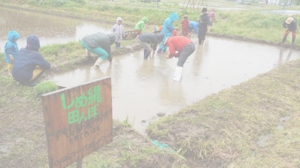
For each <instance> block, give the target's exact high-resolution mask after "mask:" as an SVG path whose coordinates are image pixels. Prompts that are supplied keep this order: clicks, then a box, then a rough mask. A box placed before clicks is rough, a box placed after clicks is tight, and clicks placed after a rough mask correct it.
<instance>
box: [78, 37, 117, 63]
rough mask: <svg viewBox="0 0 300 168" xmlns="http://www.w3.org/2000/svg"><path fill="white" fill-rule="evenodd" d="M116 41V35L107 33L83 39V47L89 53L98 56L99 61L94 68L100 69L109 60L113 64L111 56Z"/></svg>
mask: <svg viewBox="0 0 300 168" xmlns="http://www.w3.org/2000/svg"><path fill="white" fill-rule="evenodd" d="M115 41H116V36H115V34H114V33H111V34H105V33H101V32H98V33H94V34H90V35H87V36H85V37H83V38H82V40H81V45H82V46H83V47H84V48H85V49H87V50H88V51H89V52H92V53H94V54H96V55H98V57H99V58H98V59H97V61H96V62H95V64H94V68H100V65H101V64H102V63H103V62H104V61H105V60H108V61H109V62H110V63H111V62H112V56H111V47H110V46H111V45H112V44H114V43H115Z"/></svg>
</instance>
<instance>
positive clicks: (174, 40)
mask: <svg viewBox="0 0 300 168" xmlns="http://www.w3.org/2000/svg"><path fill="white" fill-rule="evenodd" d="M165 45H166V46H168V47H169V54H168V55H167V58H168V59H170V58H173V57H175V58H178V62H177V66H176V69H175V73H174V76H173V80H175V81H180V79H181V75H182V69H183V65H184V63H185V62H186V60H187V58H188V57H189V56H190V55H191V54H192V53H193V52H194V51H195V45H194V43H193V42H192V40H190V39H189V38H187V37H184V36H172V37H169V38H167V39H166V41H165Z"/></svg>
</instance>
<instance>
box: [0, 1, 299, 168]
mask: <svg viewBox="0 0 300 168" xmlns="http://www.w3.org/2000/svg"><path fill="white" fill-rule="evenodd" d="M32 5H37V4H32ZM86 5H88V4H86ZM174 6H176V5H174ZM44 7H45V6H44ZM44 7H43V6H38V7H37V9H45V8H44ZM95 8H99V6H88V7H87V8H85V5H80V6H79V5H77V6H76V5H74V6H71V7H70V6H62V7H56V8H49V7H47V10H49V11H55V10H58V11H61V12H66V14H72V15H73V14H74V13H75V12H76V15H80V16H84V17H92V18H97V17H98V16H99V15H101V16H102V15H103V16H107V19H109V18H111V19H112V20H115V18H116V17H117V14H120V13H115V12H113V11H114V10H115V9H125V8H127V7H126V6H122V7H121V6H118V5H116V6H114V7H113V6H109V7H105V9H107V10H105V11H103V10H99V9H95ZM127 10H129V9H127ZM130 11H131V12H134V8H133V9H131V10H130ZM141 11H142V9H139V12H141ZM84 12H86V14H85V15H81V14H80V13H84ZM146 12H147V10H146ZM148 12H149V13H151V14H152V15H153V16H152V15H150V14H149V16H148V15H147V16H148V17H149V19H150V20H153V21H150V23H151V24H157V23H161V21H162V20H163V19H164V18H165V17H166V16H167V15H168V14H169V11H167V12H164V11H160V10H158V11H156V10H154V9H148ZM92 13H93V15H92ZM179 13H180V12H179ZM183 13H184V12H181V13H180V15H181V14H183ZM126 14H128V15H126ZM188 14H189V15H190V16H191V18H193V17H194V18H195V19H196V18H198V14H196V13H195V14H193V13H188ZM74 15H75V14H74ZM238 15H240V16H243V18H242V19H241V17H239V16H238ZM158 16H160V17H158ZM162 16H164V17H162ZM181 16H182V15H181ZM263 16H266V17H265V18H264V17H263ZM122 17H123V18H125V19H126V20H131V19H132V20H131V22H132V23H134V22H136V20H139V19H140V17H141V16H140V15H139V13H131V14H129V11H127V12H125V14H124V16H122ZM262 17H263V18H264V19H262ZM269 17H272V18H273V19H270V18H269ZM234 18H239V20H238V21H236V20H233V19H234ZM284 18H285V17H284V16H279V15H275V16H270V15H263V14H260V12H259V11H251V12H250V11H240V12H238V11H236V12H235V11H234V12H221V11H217V19H218V21H217V22H216V23H215V25H214V27H213V29H212V31H213V32H215V33H220V34H221V33H225V34H226V33H227V34H234V35H245V36H246V37H247V36H248V33H249V34H250V32H251V33H253V34H252V35H251V36H249V37H251V38H258V39H264V37H265V36H264V34H270V33H269V32H270V31H271V30H269V29H268V30H267V29H265V28H263V26H262V25H264V24H266V23H267V25H269V28H270V26H271V25H277V24H278V29H276V31H275V30H274V33H272V34H270V36H266V37H265V38H266V39H265V40H270V41H272V39H273V41H278V39H279V40H280V39H281V35H282V33H283V29H282V28H281V22H282V20H284ZM277 19H278V20H277ZM154 20H157V23H156V22H154ZM261 20H265V22H261ZM298 20H300V19H298ZM249 21H251V22H249ZM268 22H270V23H268ZM237 23H238V24H237ZM254 23H255V24H254ZM271 23H272V24H271ZM176 25H178V22H176ZM222 27H225V28H226V27H227V28H226V29H224V28H222ZM243 32H248V33H245V34H243ZM255 32H256V33H255ZM277 36H279V37H278V39H276V38H277ZM297 44H299V43H298V42H297ZM41 53H42V54H43V55H44V56H45V57H46V59H47V60H49V61H50V62H51V63H53V64H56V66H57V67H58V68H60V69H63V68H64V67H65V66H64V64H61V63H62V62H64V61H67V60H70V59H71V60H74V61H75V60H76V59H77V58H78V59H82V58H81V57H80V55H81V56H82V55H84V51H83V50H82V48H81V46H80V45H79V44H78V43H69V44H65V45H51V46H46V47H42V48H41ZM58 53H60V54H61V55H65V57H61V58H60V59H61V60H60V59H57V58H58V57H57V54H58ZM66 55H67V56H66ZM1 56H3V55H1ZM79 62H80V61H79ZM0 65H1V77H0V83H1V96H0V109H1V118H0V123H1V124H0V134H1V143H0V145H1V147H2V148H3V147H7V148H8V149H7V151H8V152H7V153H4V154H1V155H0V162H1V164H2V165H4V166H6V167H47V152H46V150H47V147H46V138H45V134H44V123H43V116H42V110H41V103H40V99H39V97H37V96H36V95H35V93H34V91H33V89H32V88H28V87H23V86H20V85H19V84H17V83H16V82H14V81H13V80H12V79H11V78H10V77H8V76H6V71H5V70H4V69H5V68H4V67H5V64H4V63H3V62H1V64H0ZM70 65H72V66H75V62H74V63H72V64H70ZM72 66H70V67H72ZM298 67H299V61H296V62H292V63H289V64H287V65H284V66H283V67H280V68H278V69H276V70H274V71H272V72H271V73H270V74H267V75H262V76H260V77H258V78H256V79H253V80H251V81H249V82H247V83H244V84H242V85H240V86H236V87H234V88H232V89H230V90H226V91H223V92H221V93H219V94H216V95H213V96H211V97H208V98H206V99H205V100H203V101H200V102H199V103H196V104H194V105H192V106H190V107H187V108H186V109H182V110H181V112H180V113H178V114H177V115H174V116H170V117H165V118H164V119H163V120H161V121H158V122H156V123H154V124H152V125H151V126H150V127H149V132H150V133H151V137H155V138H158V139H161V140H164V141H165V142H167V143H168V144H172V146H173V147H175V148H176V149H182V152H183V154H184V155H185V156H187V157H189V156H188V155H189V154H192V156H194V157H195V158H197V159H198V158H200V159H199V160H201V159H203V160H202V161H203V162H214V163H222V164H225V165H230V166H236V165H239V167H240V166H241V167H270V166H277V167H284V166H286V167H296V166H297V164H299V161H298V160H297V159H298V158H299V150H298V151H297V148H295V147H296V146H299V130H298V128H299V123H300V122H299V107H297V103H298V102H299V93H297V89H299V84H298V83H299V82H300V81H299V78H297V75H298V74H299V68H298ZM63 70H64V69H63ZM66 70H67V69H66ZM20 109H24V110H22V111H20ZM286 116H289V117H290V118H288V119H285V118H282V119H280V118H281V117H286ZM281 120H282V121H281ZM284 120H286V122H283V121H284ZM278 125H280V126H279V127H278ZM282 126H284V127H282ZM277 127H278V128H277ZM282 128H283V130H282ZM130 133H132V131H121V132H119V133H118V134H120V135H119V138H118V136H116V138H115V140H114V141H116V143H112V144H111V145H108V146H107V147H105V148H103V149H102V150H101V151H99V152H97V153H94V154H92V155H90V156H89V157H87V158H85V159H84V167H107V166H106V165H114V166H115V167H118V166H117V165H121V166H125V167H135V166H137V167H139V166H141V165H142V163H147V160H148V161H149V162H151V161H156V160H158V161H159V160H160V158H158V159H157V157H158V156H161V155H160V152H164V151H160V150H157V148H156V147H155V146H152V145H151V144H149V143H148V142H147V141H145V142H144V141H143V138H142V137H140V138H139V141H133V140H132V139H133V138H132V137H128V139H122V137H123V136H125V135H126V134H130ZM133 135H134V134H133ZM174 137H175V138H174ZM143 142H144V143H143ZM143 145H145V146H143ZM117 149H118V150H117ZM106 152H114V153H112V154H111V155H109V154H107V155H106ZM164 155H165V156H166V158H172V159H173V160H172V159H171V160H172V161H174V160H175V161H176V160H177V161H178V162H179V163H181V164H179V165H178V167H181V166H182V167H184V166H185V163H184V161H183V160H182V159H180V157H179V155H175V156H174V155H173V154H168V153H164ZM149 159H150V160H149ZM166 160H168V159H166ZM166 160H165V161H166ZM175 163H177V162H174V164H175ZM282 164H284V165H283V166H282Z"/></svg>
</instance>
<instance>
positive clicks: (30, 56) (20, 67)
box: [12, 35, 50, 84]
mask: <svg viewBox="0 0 300 168" xmlns="http://www.w3.org/2000/svg"><path fill="white" fill-rule="evenodd" d="M39 48H40V41H39V39H38V37H36V36H33V35H32V36H29V37H28V38H27V45H26V48H22V49H21V50H20V51H19V53H18V56H17V58H16V60H15V62H14V67H13V70H12V76H13V78H14V79H15V80H16V81H18V82H20V83H21V84H24V83H26V82H29V81H30V79H31V78H32V76H33V71H34V69H35V68H36V66H39V67H40V68H41V69H43V70H48V69H50V64H49V62H48V61H46V60H45V59H44V57H43V56H42V55H41V54H40V53H39V52H38V50H39Z"/></svg>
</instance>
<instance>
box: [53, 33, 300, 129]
mask: <svg viewBox="0 0 300 168" xmlns="http://www.w3.org/2000/svg"><path fill="white" fill-rule="evenodd" d="M193 41H194V43H196V41H197V40H196V39H193ZM299 58H300V52H299V51H293V50H290V49H281V48H277V47H274V46H269V45H264V44H255V43H250V42H243V41H236V40H231V39H222V38H216V37H208V38H207V41H206V43H205V45H204V46H203V47H201V46H198V45H197V44H196V50H195V52H194V53H193V54H192V55H191V56H190V57H189V58H188V60H187V62H186V63H185V65H184V69H183V76H182V80H181V81H180V82H174V81H173V80H172V79H173V73H174V71H175V67H176V63H177V59H175V58H174V59H166V58H165V55H154V57H151V58H150V59H149V60H144V59H143V51H138V52H134V53H131V54H127V55H122V56H115V57H114V58H113V63H112V65H111V66H110V65H109V63H108V62H106V63H105V64H103V65H102V66H101V71H99V70H98V71H95V70H94V69H91V68H90V66H91V65H89V66H86V67H79V68H78V69H76V70H74V71H71V72H67V73H65V74H61V75H58V76H56V77H53V78H52V79H51V80H52V81H54V82H56V83H58V84H61V85H67V86H72V85H78V84H80V83H84V82H87V81H90V80H95V79H98V78H102V77H107V76H111V78H112V96H113V98H112V99H113V117H114V119H119V120H121V121H123V120H125V119H126V118H127V117H128V118H129V120H130V121H131V122H132V123H134V128H135V129H136V130H138V131H140V132H141V133H143V131H144V130H145V127H146V126H147V125H148V124H149V122H150V121H153V118H154V119H156V118H159V117H158V114H165V115H170V114H172V113H174V112H177V111H178V110H180V109H181V108H183V107H185V106H187V105H191V104H192V103H194V102H196V101H199V100H201V99H203V98H204V97H206V96H208V95H211V94H213V93H217V92H219V91H220V90H222V89H226V88H230V87H231V86H234V85H238V84H240V83H242V82H244V81H247V80H249V79H251V78H253V77H255V76H257V75H258V74H261V73H265V72H268V71H270V70H271V69H273V68H275V67H277V66H279V65H282V64H284V63H285V62H288V61H291V60H296V59H299Z"/></svg>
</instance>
